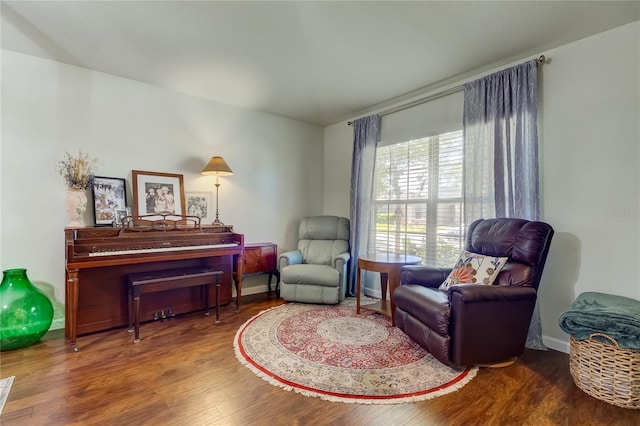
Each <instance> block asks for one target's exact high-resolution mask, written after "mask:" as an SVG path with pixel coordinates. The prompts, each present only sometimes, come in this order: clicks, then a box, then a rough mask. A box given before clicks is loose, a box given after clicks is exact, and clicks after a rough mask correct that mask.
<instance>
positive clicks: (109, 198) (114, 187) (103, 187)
mask: <svg viewBox="0 0 640 426" xmlns="http://www.w3.org/2000/svg"><path fill="white" fill-rule="evenodd" d="M91 190H92V191H91V192H92V194H93V220H94V223H95V224H96V226H111V225H112V224H113V222H114V221H115V220H116V219H117V212H118V211H119V210H126V208H127V196H126V181H125V180H124V179H122V178H113V177H104V176H96V177H95V178H94V179H93V184H92V186H91Z"/></svg>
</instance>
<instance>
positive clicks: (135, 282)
mask: <svg viewBox="0 0 640 426" xmlns="http://www.w3.org/2000/svg"><path fill="white" fill-rule="evenodd" d="M221 275H222V271H212V270H208V269H203V268H181V269H168V270H164V271H151V272H141V273H136V274H129V275H127V282H128V284H129V332H130V333H131V332H135V335H134V339H133V342H134V343H138V342H140V295H141V294H144V293H156V292H159V291H166V290H171V289H174V288H184V287H194V286H202V287H203V289H204V298H203V299H204V310H205V315H209V284H211V283H212V282H213V283H214V284H216V324H217V323H219V322H220V278H221Z"/></svg>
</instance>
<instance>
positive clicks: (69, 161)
mask: <svg viewBox="0 0 640 426" xmlns="http://www.w3.org/2000/svg"><path fill="white" fill-rule="evenodd" d="M95 161H96V159H95V158H89V154H83V153H82V150H78V156H77V157H72V156H71V154H69V153H68V152H66V153H65V155H64V160H62V161H59V162H58V166H57V167H56V169H57V170H58V173H60V176H62V178H63V179H64V183H65V184H66V185H67V188H69V189H87V188H89V187H90V186H91V185H92V184H93V179H94V177H95V175H94V174H93V171H92V170H91V165H92V164H93V163H95Z"/></svg>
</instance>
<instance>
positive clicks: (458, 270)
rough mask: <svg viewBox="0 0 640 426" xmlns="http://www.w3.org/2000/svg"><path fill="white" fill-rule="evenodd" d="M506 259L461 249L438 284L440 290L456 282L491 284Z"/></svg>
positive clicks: (446, 288)
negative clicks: (452, 264)
mask: <svg viewBox="0 0 640 426" xmlns="http://www.w3.org/2000/svg"><path fill="white" fill-rule="evenodd" d="M507 259H508V257H495V256H485V255H482V254H477V253H472V252H470V251H466V250H463V251H462V253H461V254H460V257H459V258H458V261H457V262H456V265H455V266H454V267H453V271H451V273H450V274H449V276H448V277H447V279H446V280H444V282H443V283H442V284H440V290H448V289H449V287H451V286H452V285H456V284H484V285H491V284H493V281H494V280H495V279H496V277H497V276H498V273H499V272H500V270H501V269H502V267H503V266H504V265H505V264H506V263H507Z"/></svg>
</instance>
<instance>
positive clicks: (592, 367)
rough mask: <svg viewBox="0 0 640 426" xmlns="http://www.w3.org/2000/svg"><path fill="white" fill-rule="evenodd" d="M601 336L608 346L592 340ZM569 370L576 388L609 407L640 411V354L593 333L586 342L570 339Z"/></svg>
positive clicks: (609, 338)
mask: <svg viewBox="0 0 640 426" xmlns="http://www.w3.org/2000/svg"><path fill="white" fill-rule="evenodd" d="M596 336H600V337H602V338H604V339H606V340H609V341H610V342H611V343H605V342H602V341H600V340H597V339H594V337H596ZM570 341H571V352H570V355H569V368H570V370H571V375H572V376H573V380H574V382H575V383H576V385H577V386H578V387H579V388H580V389H582V390H583V391H584V392H585V393H587V394H589V395H591V396H592V397H594V398H597V399H599V400H601V401H604V402H608V403H609V404H613V405H616V406H618V407H623V408H631V409H640V352H639V351H634V350H631V349H624V348H621V347H620V346H619V345H618V342H616V340H615V339H613V338H612V337H610V336H608V335H606V334H602V333H594V334H592V335H591V336H589V338H588V339H585V340H576V339H574V338H573V336H572V337H571V339H570Z"/></svg>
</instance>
